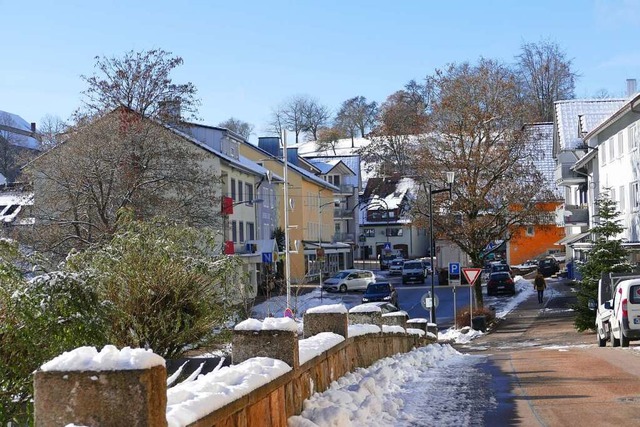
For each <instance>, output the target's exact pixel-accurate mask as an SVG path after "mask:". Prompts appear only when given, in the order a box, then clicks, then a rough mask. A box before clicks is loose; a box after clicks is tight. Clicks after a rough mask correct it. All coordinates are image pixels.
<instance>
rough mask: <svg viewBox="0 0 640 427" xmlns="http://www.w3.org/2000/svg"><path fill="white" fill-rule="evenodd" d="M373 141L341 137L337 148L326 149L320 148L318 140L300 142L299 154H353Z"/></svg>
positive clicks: (298, 146)
mask: <svg viewBox="0 0 640 427" xmlns="http://www.w3.org/2000/svg"><path fill="white" fill-rule="evenodd" d="M370 143H371V140H370V139H368V138H354V139H353V142H352V140H351V138H344V139H339V140H337V141H336V143H335V149H333V148H328V149H326V150H318V145H317V143H316V141H305V142H301V143H298V145H296V146H295V147H296V148H298V154H300V155H301V156H304V157H308V156H348V155H351V154H353V152H354V151H356V150H357V149H359V148H362V147H366V146H367V145H369V144H370Z"/></svg>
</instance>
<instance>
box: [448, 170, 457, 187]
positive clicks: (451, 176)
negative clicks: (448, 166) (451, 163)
mask: <svg viewBox="0 0 640 427" xmlns="http://www.w3.org/2000/svg"><path fill="white" fill-rule="evenodd" d="M455 174H456V173H455V172H447V183H448V184H453V180H454V179H455Z"/></svg>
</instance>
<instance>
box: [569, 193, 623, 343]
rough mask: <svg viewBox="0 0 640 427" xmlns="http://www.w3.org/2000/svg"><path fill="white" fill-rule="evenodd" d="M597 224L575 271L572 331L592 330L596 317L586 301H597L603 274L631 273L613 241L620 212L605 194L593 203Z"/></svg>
mask: <svg viewBox="0 0 640 427" xmlns="http://www.w3.org/2000/svg"><path fill="white" fill-rule="evenodd" d="M596 205H597V208H598V211H597V214H598V222H597V224H596V225H595V226H594V227H593V228H591V230H590V231H591V233H592V235H593V236H595V237H594V238H595V240H594V242H593V247H592V248H591V251H590V252H589V255H588V259H587V262H585V263H584V264H583V265H581V266H580V267H579V269H580V273H582V281H581V282H580V283H579V287H578V295H577V296H578V302H577V304H576V305H575V307H574V308H575V310H576V318H575V327H576V329H577V330H578V331H584V330H587V329H594V328H595V320H596V313H595V311H593V310H590V309H589V300H590V299H593V300H597V298H598V281H599V280H600V277H601V275H602V273H603V272H606V273H608V272H611V273H624V272H628V271H630V270H631V265H630V264H629V262H628V261H627V250H626V249H625V248H624V247H623V246H622V241H621V240H620V239H619V238H618V237H617V236H618V235H619V234H620V233H621V232H622V231H623V230H624V227H623V226H622V225H620V220H619V219H618V218H619V215H620V212H618V211H617V210H616V202H614V201H613V200H611V199H610V198H609V194H608V193H607V192H605V193H603V194H602V196H601V197H600V198H598V200H597V201H596Z"/></svg>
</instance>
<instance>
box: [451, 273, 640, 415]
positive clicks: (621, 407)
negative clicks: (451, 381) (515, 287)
mask: <svg viewBox="0 0 640 427" xmlns="http://www.w3.org/2000/svg"><path fill="white" fill-rule="evenodd" d="M550 286H551V287H552V288H553V290H554V291H556V292H554V293H553V295H554V296H553V297H551V298H547V299H546V301H545V303H544V304H543V305H539V304H538V303H537V299H536V296H532V297H531V298H529V299H528V300H526V301H525V302H523V303H522V304H521V305H520V306H519V307H518V308H517V309H516V310H514V311H512V312H511V313H509V315H508V316H507V318H506V319H505V320H504V321H502V322H501V323H500V324H499V325H498V326H497V327H496V329H495V330H494V331H491V332H490V333H489V334H487V335H485V336H483V337H480V338H478V339H476V340H474V341H472V342H471V343H470V344H468V345H456V348H458V350H459V351H461V352H464V353H471V354H482V355H486V356H488V361H489V362H490V363H489V364H488V365H487V366H488V368H487V369H491V371H492V372H491V374H492V375H493V376H494V378H495V380H496V381H498V382H499V383H501V384H505V383H507V384H509V390H510V391H509V392H508V393H503V394H502V397H501V398H500V399H501V403H503V404H504V410H503V411H500V412H499V413H496V414H493V415H494V416H493V417H492V418H490V419H488V420H485V424H486V425H498V426H503V425H505V426H507V425H508V426H511V425H518V426H580V425H593V426H631V425H640V342H639V341H632V342H631V346H630V347H629V348H626V349H624V348H620V347H618V348H612V347H606V348H599V347H597V345H596V337H595V334H594V333H591V332H584V333H579V332H577V331H575V329H574V328H573V317H574V314H573V312H572V311H571V310H570V307H571V304H572V303H573V302H574V301H575V292H574V289H573V288H572V286H571V284H570V283H569V282H566V281H559V282H553V283H552V284H551V285H550Z"/></svg>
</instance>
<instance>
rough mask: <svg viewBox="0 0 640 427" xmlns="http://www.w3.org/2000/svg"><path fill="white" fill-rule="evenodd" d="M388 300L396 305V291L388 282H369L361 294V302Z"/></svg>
mask: <svg viewBox="0 0 640 427" xmlns="http://www.w3.org/2000/svg"><path fill="white" fill-rule="evenodd" d="M377 301H383V302H389V303H391V304H393V305H394V306H396V307H397V306H398V292H397V291H396V289H395V288H394V287H393V285H392V284H391V283H389V282H377V283H370V284H369V286H367V290H366V291H364V295H362V302H363V303H365V302H377Z"/></svg>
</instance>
